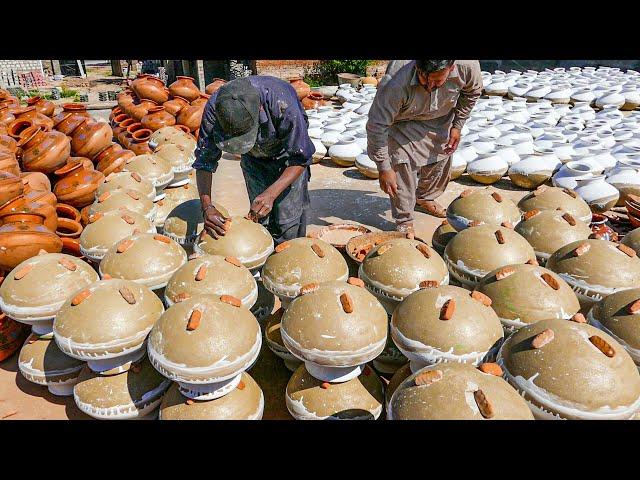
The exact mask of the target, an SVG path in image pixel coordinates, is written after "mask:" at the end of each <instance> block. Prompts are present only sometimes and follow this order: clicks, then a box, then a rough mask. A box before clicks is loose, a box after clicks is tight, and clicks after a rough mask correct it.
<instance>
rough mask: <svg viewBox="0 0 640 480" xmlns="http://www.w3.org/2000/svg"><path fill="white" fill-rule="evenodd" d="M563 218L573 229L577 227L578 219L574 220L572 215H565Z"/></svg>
mask: <svg viewBox="0 0 640 480" xmlns="http://www.w3.org/2000/svg"><path fill="white" fill-rule="evenodd" d="M562 218H563V219H564V221H565V222H567V223H568V224H569V225H571V226H572V227H575V225H576V219H575V218H573V216H572V215H571V214H570V213H565V214H563V215H562Z"/></svg>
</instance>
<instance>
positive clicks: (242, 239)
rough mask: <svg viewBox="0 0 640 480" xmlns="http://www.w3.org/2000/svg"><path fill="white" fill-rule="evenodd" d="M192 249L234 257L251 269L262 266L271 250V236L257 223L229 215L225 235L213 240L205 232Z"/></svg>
mask: <svg viewBox="0 0 640 480" xmlns="http://www.w3.org/2000/svg"><path fill="white" fill-rule="evenodd" d="M221 213H222V212H221ZM193 250H194V252H196V253H198V254H202V253H208V254H210V255H222V256H223V257H236V258H237V259H238V260H240V261H241V262H242V264H243V265H244V266H245V267H247V268H249V269H252V268H257V267H260V266H262V265H263V264H264V262H265V260H266V259H267V257H268V256H269V255H271V253H272V252H273V237H272V236H271V234H270V233H269V232H268V231H267V229H266V228H264V227H263V226H262V225H260V224H259V223H255V222H252V221H251V220H247V219H246V218H244V217H231V218H230V223H229V227H228V230H227V232H226V235H224V236H221V237H218V239H217V240H214V239H213V237H211V236H210V235H208V234H205V235H204V236H203V237H202V241H200V242H199V243H196V244H195V245H194V247H193Z"/></svg>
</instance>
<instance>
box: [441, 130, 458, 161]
mask: <svg viewBox="0 0 640 480" xmlns="http://www.w3.org/2000/svg"><path fill="white" fill-rule="evenodd" d="M459 143H460V129H458V128H452V129H451V130H450V131H449V140H448V141H447V144H446V145H445V146H444V153H446V154H447V155H451V154H452V153H453V152H455V151H456V149H457V148H458V144H459Z"/></svg>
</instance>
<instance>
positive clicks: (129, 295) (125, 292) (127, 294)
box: [118, 287, 136, 305]
mask: <svg viewBox="0 0 640 480" xmlns="http://www.w3.org/2000/svg"><path fill="white" fill-rule="evenodd" d="M118 292H120V295H121V296H122V298H124V299H125V301H126V302H127V303H128V304H129V305H134V304H135V303H136V297H134V296H133V292H132V291H131V290H129V289H128V288H127V287H120V288H119V289H118Z"/></svg>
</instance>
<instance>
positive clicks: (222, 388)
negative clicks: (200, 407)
mask: <svg viewBox="0 0 640 480" xmlns="http://www.w3.org/2000/svg"><path fill="white" fill-rule="evenodd" d="M241 377H242V372H240V373H239V374H238V375H236V376H235V377H232V378H230V379H229V380H224V381H222V382H216V383H205V384H194V383H185V382H178V385H179V387H180V388H179V390H180V393H181V394H182V395H184V396H185V397H187V398H191V399H192V400H215V399H216V398H220V397H224V396H225V395H226V394H227V393H229V392H231V391H232V390H233V389H234V388H236V387H237V386H238V384H239V383H240V378H241Z"/></svg>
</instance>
